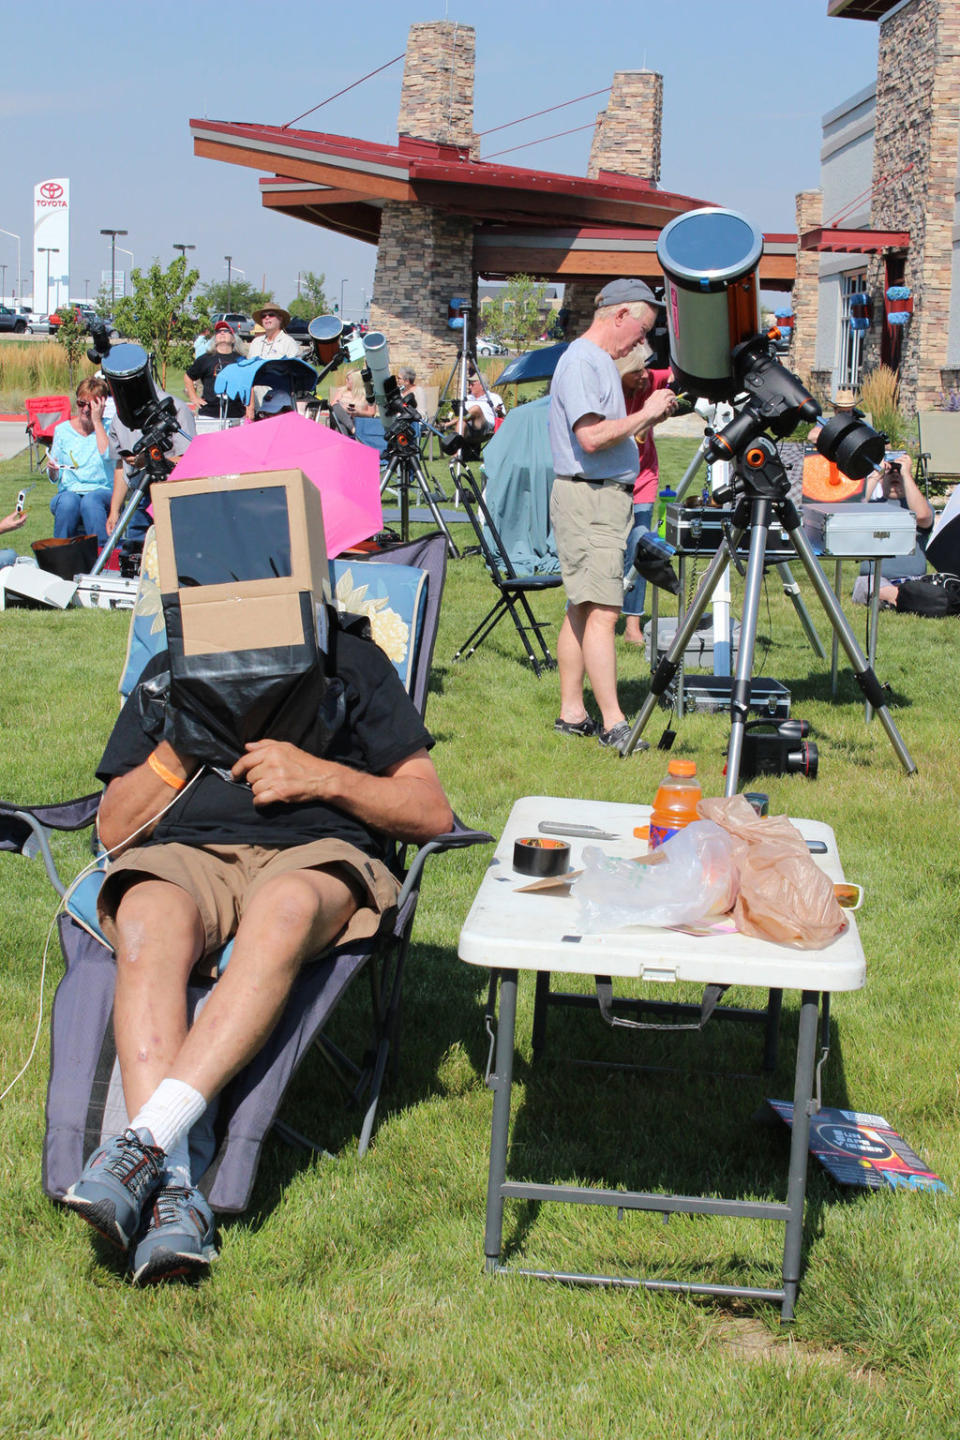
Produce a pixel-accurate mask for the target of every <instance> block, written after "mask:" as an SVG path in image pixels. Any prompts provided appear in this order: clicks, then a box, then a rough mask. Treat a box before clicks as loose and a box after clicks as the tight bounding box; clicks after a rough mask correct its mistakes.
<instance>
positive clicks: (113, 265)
mask: <svg viewBox="0 0 960 1440" xmlns="http://www.w3.org/2000/svg"><path fill="white" fill-rule="evenodd" d="M126 233H127V232H126V230H101V231H100V234H101V235H109V236H110V308H111V310H112V309H113V308H114V306H115V305H116V303H117V236H118V235H126Z"/></svg>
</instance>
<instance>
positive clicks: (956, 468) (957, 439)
mask: <svg viewBox="0 0 960 1440" xmlns="http://www.w3.org/2000/svg"><path fill="white" fill-rule="evenodd" d="M917 435H918V437H919V440H920V465H919V468H918V472H917V481H918V483H919V484H921V485H922V486H923V493H924V495H926V497H927V499H929V498H930V491H931V489H933V490H934V491H939V492H941V493H943V492H945V491H946V489H947V487H948V486H950V485H952V484H954V483H955V482H956V481H957V480H960V413H958V412H957V411H951V410H918V411H917Z"/></svg>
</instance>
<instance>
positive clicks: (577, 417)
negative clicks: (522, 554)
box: [550, 279, 677, 750]
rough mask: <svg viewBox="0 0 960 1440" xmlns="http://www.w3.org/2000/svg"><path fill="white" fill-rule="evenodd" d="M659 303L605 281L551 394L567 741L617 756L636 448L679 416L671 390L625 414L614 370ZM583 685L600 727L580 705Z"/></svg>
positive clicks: (634, 284) (559, 723)
mask: <svg viewBox="0 0 960 1440" xmlns="http://www.w3.org/2000/svg"><path fill="white" fill-rule="evenodd" d="M659 304H660V302H659V301H658V300H657V298H656V296H655V295H654V293H653V291H652V290H651V289H650V287H649V285H646V284H645V283H644V282H643V281H642V280H637V279H626V280H611V281H610V282H609V284H607V285H605V286H604V287H603V289H602V290H601V291H600V294H599V295H598V296H597V300H596V313H595V314H594V317H593V322H592V324H591V325H590V328H589V329H588V330H587V331H586V333H585V334H583V335H581V336H580V338H579V339H578V340H574V342H573V344H572V345H571V346H570V347H569V349H567V350H566V351H565V352H564V354H563V355H562V356H561V357H560V363H559V365H558V366H557V368H556V371H555V373H554V378H553V383H552V385H551V387H550V396H551V401H550V448H551V450H552V451H553V468H554V472H555V475H556V479H555V481H554V486H553V494H552V496H551V500H550V519H551V522H552V524H553V530H554V534H555V535H556V537H557V553H558V555H559V557H560V571H561V574H562V575H563V584H564V588H565V590H566V592H567V599H568V601H569V604H568V606H567V613H566V616H565V618H564V621H563V625H562V626H561V628H560V635H559V638H558V640H557V662H558V665H559V670H560V715H559V717H558V719H557V720H556V721H555V722H554V729H556V730H558V731H560V732H561V733H562V734H564V735H584V736H585V735H596V736H597V739H598V740H599V742H600V744H601V745H607V746H610V747H612V748H613V749H616V750H621V749H622V747H623V745H624V744H625V742H626V740H627V739H628V737H629V735H630V726H629V724H628V722H627V719H626V716H625V715H624V713H623V710H622V709H621V708H620V701H619V699H618V697H617V656H616V644H615V638H614V637H615V631H616V624H617V619H618V617H619V615H620V610H621V607H622V605H623V559H624V551H625V548H626V542H627V536H628V534H629V532H630V526H631V520H632V515H633V482H634V478H635V476H636V473H637V444H638V442H639V441H642V439H643V438H644V436H645V435H646V433H647V431H648V430H650V429H651V428H652V426H654V425H655V424H656V423H657V421H659V420H662V419H663V418H664V417H665V416H666V415H672V414H673V413H674V412H675V410H676V405H677V400H676V396H675V395H674V394H673V392H672V391H670V390H656V391H654V392H653V394H652V395H650V397H649V398H648V399H647V400H646V401H645V402H644V404H643V405H642V406H641V408H640V409H639V410H637V411H636V412H635V413H634V414H632V415H628V414H627V413H626V405H625V403H624V398H623V386H622V384H621V381H620V374H619V371H618V370H617V367H616V365H615V364H614V361H615V360H618V359H620V358H621V357H622V356H624V355H626V354H628V353H629V351H630V350H632V349H633V347H634V345H637V344H639V343H640V341H642V340H644V339H645V337H646V335H647V332H648V331H649V330H650V329H652V327H653V325H654V322H655V321H656V318H657V308H658V306H659ZM585 678H586V679H589V681H590V685H591V687H592V689H593V694H594V699H595V700H596V702H597V705H598V706H599V708H600V724H599V725H598V724H597V722H596V721H595V720H593V719H592V718H591V717H590V716H589V715H588V714H587V710H586V707H585V705H584V701H583V685H584V679H585Z"/></svg>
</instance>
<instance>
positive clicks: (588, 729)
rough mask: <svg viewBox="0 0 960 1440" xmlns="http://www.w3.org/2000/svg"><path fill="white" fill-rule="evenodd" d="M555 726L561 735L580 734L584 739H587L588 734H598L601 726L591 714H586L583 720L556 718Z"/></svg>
mask: <svg viewBox="0 0 960 1440" xmlns="http://www.w3.org/2000/svg"><path fill="white" fill-rule="evenodd" d="M553 728H554V730H556V731H557V733H558V734H560V735H579V736H580V737H581V738H582V739H586V737H587V736H590V735H596V733H597V731H598V729H599V728H600V727H599V726H598V725H597V722H596V720H592V719H591V718H590V716H589V715H586V716H585V717H584V718H583V719H582V720H576V721H574V720H563V719H560V718H558V719H556V720H554V722H553Z"/></svg>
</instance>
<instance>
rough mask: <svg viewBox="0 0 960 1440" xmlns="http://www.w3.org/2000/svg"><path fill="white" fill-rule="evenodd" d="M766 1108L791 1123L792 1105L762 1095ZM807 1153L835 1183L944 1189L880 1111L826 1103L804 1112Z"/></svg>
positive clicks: (871, 1187)
mask: <svg viewBox="0 0 960 1440" xmlns="http://www.w3.org/2000/svg"><path fill="white" fill-rule="evenodd" d="M767 1104H768V1105H769V1106H770V1108H771V1109H772V1110H773V1111H774V1112H775V1113H776V1114H777V1115H779V1116H780V1119H781V1120H784V1121H785V1122H786V1123H787V1124H788V1125H791V1126H792V1124H793V1105H792V1104H791V1103H790V1101H788V1100H768V1101H767ZM810 1153H811V1155H815V1156H816V1157H817V1159H818V1160H819V1161H820V1164H821V1165H822V1166H823V1168H824V1170H826V1172H827V1174H828V1175H832V1176H833V1178H834V1180H836V1181H837V1182H838V1183H839V1184H840V1185H860V1186H862V1187H863V1188H865V1189H867V1190H883V1189H884V1188H885V1187H887V1186H890V1187H891V1188H892V1189H898V1188H903V1189H907V1190H947V1186H946V1185H945V1184H944V1182H943V1181H942V1180H941V1179H940V1177H939V1175H934V1173H933V1171H932V1170H928V1169H927V1167H926V1166H925V1165H924V1163H923V1161H922V1160H921V1159H920V1156H919V1155H917V1154H915V1153H914V1151H913V1150H911V1148H910V1146H909V1145H908V1144H907V1142H906V1140H904V1139H903V1137H902V1136H900V1135H898V1134H897V1132H896V1130H891V1128H890V1126H889V1125H888V1124H887V1122H886V1120H884V1118H883V1116H882V1115H865V1114H862V1113H861V1112H860V1111H859V1110H833V1109H831V1108H830V1107H829V1106H826V1107H824V1108H823V1109H822V1110H818V1111H817V1113H816V1115H812V1116H811V1117H810Z"/></svg>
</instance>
